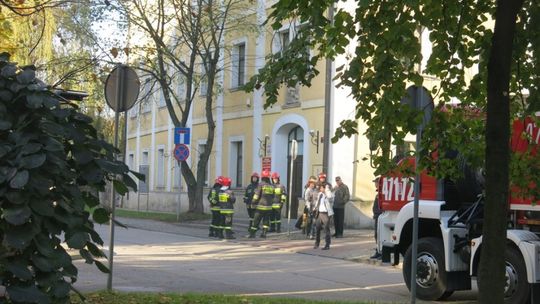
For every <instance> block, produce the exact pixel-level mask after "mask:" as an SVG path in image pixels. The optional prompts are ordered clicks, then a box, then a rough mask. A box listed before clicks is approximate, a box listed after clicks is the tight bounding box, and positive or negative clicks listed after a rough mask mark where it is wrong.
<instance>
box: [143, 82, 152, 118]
mask: <svg viewBox="0 0 540 304" xmlns="http://www.w3.org/2000/svg"><path fill="white" fill-rule="evenodd" d="M151 90H152V84H151V81H150V78H146V79H145V80H144V82H143V84H142V92H141V93H142V94H141V113H148V112H150V111H151V110H152V103H151V100H150V99H151V97H152V94H151V93H152V92H151Z"/></svg>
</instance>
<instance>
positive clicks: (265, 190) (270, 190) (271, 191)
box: [262, 185, 274, 194]
mask: <svg viewBox="0 0 540 304" xmlns="http://www.w3.org/2000/svg"><path fill="white" fill-rule="evenodd" d="M262 192H263V193H264V194H274V187H272V186H266V185H265V186H263V187H262Z"/></svg>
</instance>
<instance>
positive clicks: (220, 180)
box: [215, 176, 225, 185]
mask: <svg viewBox="0 0 540 304" xmlns="http://www.w3.org/2000/svg"><path fill="white" fill-rule="evenodd" d="M224 178H225V177H223V176H218V177H217V178H216V182H215V183H216V184H220V185H223V181H224Z"/></svg>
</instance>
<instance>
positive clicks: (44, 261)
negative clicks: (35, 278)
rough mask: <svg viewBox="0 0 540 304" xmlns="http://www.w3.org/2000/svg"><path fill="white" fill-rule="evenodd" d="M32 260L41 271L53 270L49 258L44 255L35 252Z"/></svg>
mask: <svg viewBox="0 0 540 304" xmlns="http://www.w3.org/2000/svg"><path fill="white" fill-rule="evenodd" d="M32 262H34V265H35V266H36V267H37V268H39V270H41V271H44V272H50V271H53V270H54V267H53V264H52V263H51V260H49V259H48V258H47V257H44V256H42V255H37V254H35V255H33V256H32Z"/></svg>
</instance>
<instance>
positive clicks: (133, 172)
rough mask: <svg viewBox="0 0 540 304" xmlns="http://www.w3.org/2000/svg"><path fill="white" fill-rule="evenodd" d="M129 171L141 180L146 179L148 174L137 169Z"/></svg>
mask: <svg viewBox="0 0 540 304" xmlns="http://www.w3.org/2000/svg"><path fill="white" fill-rule="evenodd" d="M129 172H131V173H132V174H133V175H135V177H136V178H137V179H139V180H140V181H143V182H144V181H145V180H146V175H144V174H142V173H139V172H137V171H133V170H129Z"/></svg>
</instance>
